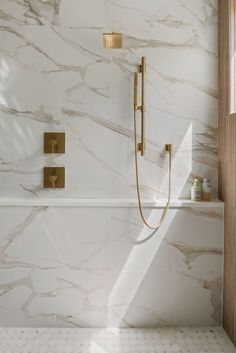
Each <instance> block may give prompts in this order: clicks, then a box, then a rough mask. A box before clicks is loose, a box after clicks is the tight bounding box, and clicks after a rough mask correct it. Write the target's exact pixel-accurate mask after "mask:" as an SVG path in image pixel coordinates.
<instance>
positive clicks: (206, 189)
mask: <svg viewBox="0 0 236 353" xmlns="http://www.w3.org/2000/svg"><path fill="white" fill-rule="evenodd" d="M202 199H203V201H210V200H211V183H210V179H209V178H204V179H203V183H202Z"/></svg>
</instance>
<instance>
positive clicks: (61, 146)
mask: <svg viewBox="0 0 236 353" xmlns="http://www.w3.org/2000/svg"><path fill="white" fill-rule="evenodd" d="M44 153H65V133H64V132H45V133H44Z"/></svg>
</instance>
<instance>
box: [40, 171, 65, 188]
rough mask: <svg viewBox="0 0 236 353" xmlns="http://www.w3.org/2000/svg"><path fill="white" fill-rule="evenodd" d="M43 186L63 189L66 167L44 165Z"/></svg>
mask: <svg viewBox="0 0 236 353" xmlns="http://www.w3.org/2000/svg"><path fill="white" fill-rule="evenodd" d="M43 186H44V188H46V189H62V188H64V187H65V168H64V167H44V181H43Z"/></svg>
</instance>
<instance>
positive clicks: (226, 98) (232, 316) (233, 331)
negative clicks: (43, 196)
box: [218, 0, 236, 344]
mask: <svg viewBox="0 0 236 353" xmlns="http://www.w3.org/2000/svg"><path fill="white" fill-rule="evenodd" d="M218 6H219V7H218V9H219V195H220V198H221V199H223V200H224V201H225V217H224V218H225V221H224V233H225V237H224V297H223V325H224V328H225V330H226V332H227V333H228V335H229V336H230V338H231V339H232V341H233V342H234V344H236V114H235V113H233V114H229V113H230V112H233V111H235V110H236V99H235V97H236V91H235V89H234V87H236V65H235V60H232V59H235V58H234V57H233V56H234V55H235V48H236V15H235V14H236V0H219V3H218Z"/></svg>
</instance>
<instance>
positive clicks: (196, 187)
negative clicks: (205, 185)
mask: <svg viewBox="0 0 236 353" xmlns="http://www.w3.org/2000/svg"><path fill="white" fill-rule="evenodd" d="M201 199H202V185H201V181H200V180H199V179H195V180H194V183H193V186H192V187H191V200H192V201H201Z"/></svg>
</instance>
